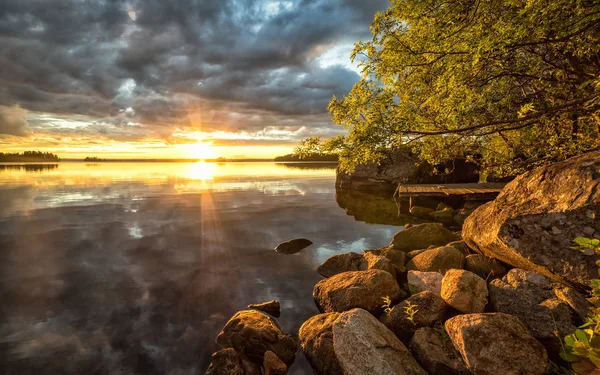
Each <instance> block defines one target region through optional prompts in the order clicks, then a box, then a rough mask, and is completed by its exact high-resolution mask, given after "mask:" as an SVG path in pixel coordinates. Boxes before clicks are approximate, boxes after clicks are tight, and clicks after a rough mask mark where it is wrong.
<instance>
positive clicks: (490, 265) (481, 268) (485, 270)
mask: <svg viewBox="0 0 600 375" xmlns="http://www.w3.org/2000/svg"><path fill="white" fill-rule="evenodd" d="M465 269H466V270H468V271H471V272H473V273H474V274H477V275H479V276H481V277H483V278H484V279H486V280H487V279H488V278H490V277H491V278H497V277H502V276H503V275H504V274H506V268H505V267H504V265H503V264H502V263H500V262H498V261H497V260H496V259H493V258H489V257H486V256H485V255H481V254H471V255H467V257H466V258H465Z"/></svg>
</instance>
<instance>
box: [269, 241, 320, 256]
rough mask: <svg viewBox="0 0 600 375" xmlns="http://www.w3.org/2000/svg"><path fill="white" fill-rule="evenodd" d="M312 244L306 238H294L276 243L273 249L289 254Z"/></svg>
mask: <svg viewBox="0 0 600 375" xmlns="http://www.w3.org/2000/svg"><path fill="white" fill-rule="evenodd" d="M312 244H313V243H312V241H309V240H307V239H306V238H295V239H293V240H289V241H286V242H282V243H280V244H279V245H277V247H275V251H277V252H278V253H280V254H286V255H291V254H296V253H298V252H300V251H301V250H304V249H305V248H307V247H309V246H310V245H312Z"/></svg>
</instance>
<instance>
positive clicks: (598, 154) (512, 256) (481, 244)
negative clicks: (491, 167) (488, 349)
mask: <svg viewBox="0 0 600 375" xmlns="http://www.w3.org/2000/svg"><path fill="white" fill-rule="evenodd" d="M599 170H600V151H594V152H590V153H587V154H583V155H580V156H577V157H574V158H571V159H567V160H565V161H562V162H559V163H555V164H552V165H549V166H544V167H540V168H537V169H535V170H532V171H530V172H527V173H525V174H523V175H521V176H519V177H517V178H516V179H515V180H513V181H512V182H510V183H509V184H508V185H506V186H505V188H504V189H503V191H502V192H501V193H500V195H499V196H498V197H497V198H496V200H494V201H492V202H490V203H487V204H485V205H483V206H481V207H479V208H478V209H477V210H475V211H474V212H473V213H472V214H471V215H470V216H469V217H468V218H467V220H466V221H465V225H464V226H463V238H464V239H465V241H466V242H467V244H468V245H469V246H470V247H471V248H473V249H477V252H479V253H482V254H485V255H488V256H490V257H493V258H496V259H498V260H500V261H502V262H504V263H507V264H510V265H512V266H514V267H518V268H523V269H527V270H531V271H535V272H538V273H541V274H544V275H545V276H547V277H550V278H552V279H554V280H557V281H560V282H562V283H567V284H568V283H571V284H572V285H575V284H583V285H588V284H589V282H590V280H591V279H593V278H596V277H597V276H598V273H597V269H598V267H597V266H596V261H598V260H600V256H599V255H592V256H586V255H585V254H583V253H581V252H578V251H574V250H573V249H571V246H572V240H573V238H575V237H576V236H577V235H578V234H581V233H579V232H580V230H581V228H586V227H589V228H592V229H594V230H595V231H598V230H600V221H599V220H595V219H594V218H595V217H598V215H600V173H598V171H599ZM554 228H556V229H559V231H557V230H555V229H554ZM559 232H560V233H559Z"/></svg>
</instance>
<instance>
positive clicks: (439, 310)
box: [380, 290, 447, 342]
mask: <svg viewBox="0 0 600 375" xmlns="http://www.w3.org/2000/svg"><path fill="white" fill-rule="evenodd" d="M409 303H410V304H411V305H412V306H414V310H415V311H416V313H415V314H414V316H413V322H411V321H410V320H409V319H408V317H409V316H408V314H407V313H406V312H405V308H406V307H407V306H408V304H409ZM446 313H447V307H446V302H444V300H443V299H442V298H441V297H440V296H438V295H436V294H434V293H432V292H430V291H428V290H426V291H424V292H421V293H417V294H414V295H412V296H410V297H409V298H407V299H406V300H404V301H402V302H401V303H399V304H398V305H396V306H394V307H393V308H392V310H391V311H390V312H389V313H384V314H382V315H381V318H380V321H381V322H382V323H383V324H385V326H386V327H388V328H389V329H390V330H391V331H392V332H394V334H396V336H397V337H398V338H399V339H400V340H403V341H405V342H407V341H408V340H410V338H411V336H412V334H413V332H414V331H415V329H417V328H421V327H432V326H434V325H435V324H436V323H443V322H444V320H445V318H446Z"/></svg>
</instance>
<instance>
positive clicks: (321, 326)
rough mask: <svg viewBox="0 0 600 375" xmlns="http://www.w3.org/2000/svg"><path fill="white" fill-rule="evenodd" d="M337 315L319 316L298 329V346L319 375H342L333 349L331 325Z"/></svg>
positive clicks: (326, 314)
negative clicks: (299, 345)
mask: <svg viewBox="0 0 600 375" xmlns="http://www.w3.org/2000/svg"><path fill="white" fill-rule="evenodd" d="M339 316H340V314H338V313H325V314H319V315H315V316H313V317H311V318H310V319H308V320H307V321H306V322H304V324H302V327H300V332H299V337H300V344H301V346H302V351H303V352H304V355H305V356H306V358H307V359H308V361H309V362H310V365H311V366H312V368H313V369H314V370H315V371H316V372H317V373H318V374H320V375H342V374H343V370H342V368H341V366H340V363H339V362H338V359H337V356H336V355H335V351H334V349H333V323H334V322H335V321H336V319H337V318H338V317H339Z"/></svg>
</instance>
